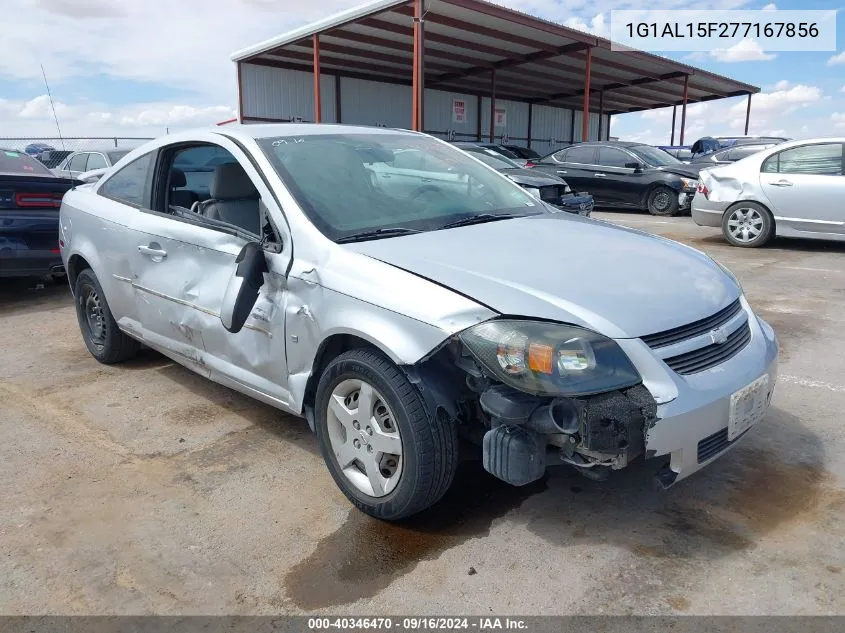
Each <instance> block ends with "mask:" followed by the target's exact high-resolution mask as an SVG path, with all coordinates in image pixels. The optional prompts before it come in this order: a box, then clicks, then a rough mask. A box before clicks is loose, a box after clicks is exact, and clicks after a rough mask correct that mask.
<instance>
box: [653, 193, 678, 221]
mask: <svg viewBox="0 0 845 633" xmlns="http://www.w3.org/2000/svg"><path fill="white" fill-rule="evenodd" d="M646 204H647V207H648V212H649V213H651V214H652V215H677V214H678V206H679V205H678V194H677V193H675V191H673V190H672V189H670V188H669V187H655V188H654V189H653V190H652V191H651V193H649V194H648V200H647V201H646Z"/></svg>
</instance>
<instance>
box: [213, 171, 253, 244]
mask: <svg viewBox="0 0 845 633" xmlns="http://www.w3.org/2000/svg"><path fill="white" fill-rule="evenodd" d="M210 193H211V198H209V199H208V200H206V201H205V202H202V203H201V206H200V209H199V212H200V213H201V214H202V215H204V216H205V217H207V218H209V219H212V220H220V221H221V222H226V223H227V224H234V225H235V226H239V227H241V228H242V229H244V230H246V231H249V232H250V233H254V234H255V235H260V234H261V226H260V224H261V222H260V218H259V210H258V207H259V205H258V201H259V198H260V196H259V194H258V190H257V189H256V188H255V185H253V184H252V181H251V180H250V179H249V176H247V174H246V172H245V171H244V169H243V167H241V166H240V165H239V164H238V163H227V164H225V165H218V166H217V167H215V168H214V174H213V175H212V177H211V188H210Z"/></svg>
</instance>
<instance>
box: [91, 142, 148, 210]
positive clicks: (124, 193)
mask: <svg viewBox="0 0 845 633" xmlns="http://www.w3.org/2000/svg"><path fill="white" fill-rule="evenodd" d="M153 156H154V153H153V152H151V153H149V154H144V155H143V156H141V157H140V158H136V159H135V160H133V161H132V162H131V163H129V164H128V165H126V167H123V168H122V169H120V170H119V171H118V172H116V173H115V174H113V175H112V176H111V178H109V179H108V180H107V181H106V182H104V183H103V185H102V186H101V187H100V189H99V191H98V193H100V195H103V196H106V197H107V198H111V199H113V200H117V201H118V202H123V203H124V204H128V205H131V206H133V207H149V199H148V197H147V181H148V180H149V176H150V169H151V167H152V166H153Z"/></svg>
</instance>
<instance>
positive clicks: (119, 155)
mask: <svg viewBox="0 0 845 633" xmlns="http://www.w3.org/2000/svg"><path fill="white" fill-rule="evenodd" d="M128 153H129V150H128V149H120V150H117V151H115V152H109V159H110V160H111V164H112V165H114V164H115V163H116V162H117V161H119V160H120V159H121V158H123V157H124V156H126V155H127V154H128Z"/></svg>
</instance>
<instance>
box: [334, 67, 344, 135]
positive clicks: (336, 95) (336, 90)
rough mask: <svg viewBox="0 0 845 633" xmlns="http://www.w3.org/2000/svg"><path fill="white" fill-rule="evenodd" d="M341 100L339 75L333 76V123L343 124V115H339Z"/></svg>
mask: <svg viewBox="0 0 845 633" xmlns="http://www.w3.org/2000/svg"><path fill="white" fill-rule="evenodd" d="M341 103H342V101H341V98H340V75H335V76H334V119H335V123H343V115H342V114H341Z"/></svg>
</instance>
